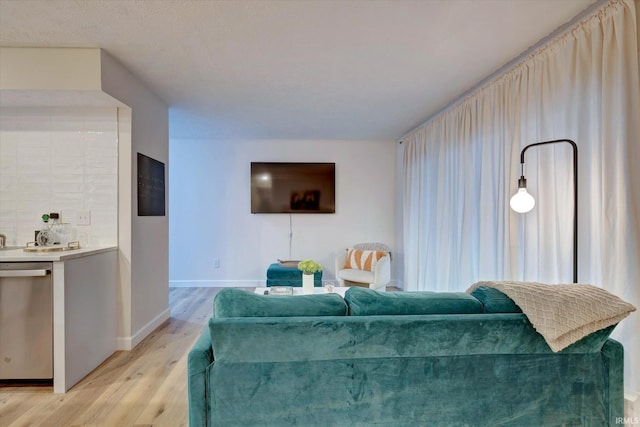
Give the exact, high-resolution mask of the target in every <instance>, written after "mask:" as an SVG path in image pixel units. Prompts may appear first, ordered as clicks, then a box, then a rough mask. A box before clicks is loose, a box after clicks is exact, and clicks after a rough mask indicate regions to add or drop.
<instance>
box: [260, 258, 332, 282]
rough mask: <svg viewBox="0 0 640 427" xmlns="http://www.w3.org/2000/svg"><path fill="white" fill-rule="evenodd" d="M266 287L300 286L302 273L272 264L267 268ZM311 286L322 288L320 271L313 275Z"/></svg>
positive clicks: (291, 268)
mask: <svg viewBox="0 0 640 427" xmlns="http://www.w3.org/2000/svg"><path fill="white" fill-rule="evenodd" d="M267 286H298V287H301V286H302V271H300V270H298V269H297V268H296V267H285V266H283V265H280V263H278V262H276V263H273V264H271V265H270V266H269V268H267ZM313 286H322V271H316V272H315V273H314V274H313Z"/></svg>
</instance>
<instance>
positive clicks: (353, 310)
mask: <svg viewBox="0 0 640 427" xmlns="http://www.w3.org/2000/svg"><path fill="white" fill-rule="evenodd" d="M344 299H345V301H347V304H348V305H349V314H350V315H351V316H375V315H394V314H401V315H402V314H404V315H410V314H469V313H482V303H481V302H480V301H478V300H477V299H475V298H474V297H472V296H471V295H467V294H465V293H462V292H378V291H374V290H372V289H369V288H361V287H352V288H349V289H348V290H347V292H346V294H345V296H344Z"/></svg>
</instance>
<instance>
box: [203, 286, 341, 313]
mask: <svg viewBox="0 0 640 427" xmlns="http://www.w3.org/2000/svg"><path fill="white" fill-rule="evenodd" d="M213 310H214V311H213V313H214V316H215V317H295V316H346V315H347V313H348V308H347V304H346V303H345V302H344V300H343V299H342V297H341V296H340V295H338V294H320V295H258V294H254V293H253V292H250V291H245V290H242V289H235V288H225V289H222V290H221V291H220V292H218V294H217V295H216V297H215V299H214V300H213Z"/></svg>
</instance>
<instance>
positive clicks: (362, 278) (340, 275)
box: [335, 243, 391, 291]
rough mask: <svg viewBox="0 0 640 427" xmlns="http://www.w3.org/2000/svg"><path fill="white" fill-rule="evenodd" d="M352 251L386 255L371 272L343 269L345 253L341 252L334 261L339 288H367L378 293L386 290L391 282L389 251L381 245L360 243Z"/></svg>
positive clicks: (385, 246) (345, 259)
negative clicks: (377, 252)
mask: <svg viewBox="0 0 640 427" xmlns="http://www.w3.org/2000/svg"><path fill="white" fill-rule="evenodd" d="M353 248H354V249H359V250H365V251H380V252H384V253H385V254H386V255H385V256H383V257H381V258H380V259H379V260H377V262H376V263H375V265H374V266H373V268H372V269H371V271H368V270H366V269H364V270H361V269H357V268H345V264H346V261H347V251H346V250H345V251H343V252H341V253H340V254H339V255H338V256H337V257H336V261H335V267H336V278H337V279H338V282H339V283H340V286H368V287H369V288H370V289H375V290H378V291H384V290H386V286H387V285H388V284H389V282H390V281H391V250H390V248H389V247H388V246H387V245H384V244H382V243H360V244H357V245H354V246H353Z"/></svg>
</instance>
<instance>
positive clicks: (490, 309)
mask: <svg viewBox="0 0 640 427" xmlns="http://www.w3.org/2000/svg"><path fill="white" fill-rule="evenodd" d="M471 295H472V296H474V297H475V298H477V299H478V300H479V301H480V302H481V303H482V305H483V306H484V312H485V313H522V310H521V309H520V307H518V305H517V304H516V303H515V302H513V300H512V299H511V298H509V297H508V296H506V295H505V294H503V293H502V292H500V291H499V290H497V289H493V288H490V287H488V286H479V287H477V288H476V289H474V290H473V292H471Z"/></svg>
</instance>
